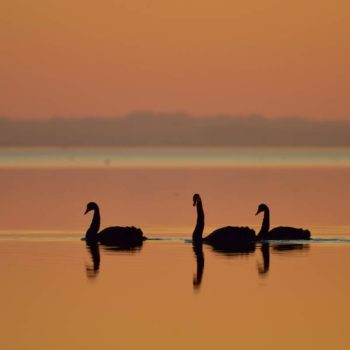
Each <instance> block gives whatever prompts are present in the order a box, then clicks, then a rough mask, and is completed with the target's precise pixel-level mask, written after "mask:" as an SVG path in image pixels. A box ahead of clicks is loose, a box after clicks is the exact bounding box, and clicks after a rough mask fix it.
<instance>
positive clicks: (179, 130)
mask: <svg viewBox="0 0 350 350" xmlns="http://www.w3.org/2000/svg"><path fill="white" fill-rule="evenodd" d="M348 146H350V121H344V120H343V121H342V120H337V121H330V120H327V121H311V120H309V119H303V118H297V117H295V118H292V117H290V118H281V119H268V118H264V117H262V116H255V115H251V116H213V117H206V118H198V117H193V116H190V115H186V114H181V113H157V114H156V113H147V112H145V113H134V114H129V115H126V116H124V117H118V118H103V117H101V118H97V117H94V118H79V119H77V118H71V119H69V118H63V117H62V118H52V119H46V120H37V119H33V120H25V119H22V120H11V119H7V118H0V147H117V148H124V147H127V148H133V147H155V148H157V147H272V148H274V147H292V148H293V147H315V148H320V147H348Z"/></svg>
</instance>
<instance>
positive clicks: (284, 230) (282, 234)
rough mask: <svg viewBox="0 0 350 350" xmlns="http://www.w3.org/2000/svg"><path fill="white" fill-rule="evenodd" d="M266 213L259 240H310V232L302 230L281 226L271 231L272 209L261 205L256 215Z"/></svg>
mask: <svg viewBox="0 0 350 350" xmlns="http://www.w3.org/2000/svg"><path fill="white" fill-rule="evenodd" d="M259 213H264V219H263V223H262V226H261V230H260V232H259V234H258V239H260V240H269V239H277V240H280V239H310V236H311V234H310V231H309V230H304V229H302V228H295V227H286V226H279V227H275V228H273V229H272V230H270V209H269V207H268V206H267V205H266V204H260V205H259V207H258V211H257V213H256V214H255V215H258V214H259Z"/></svg>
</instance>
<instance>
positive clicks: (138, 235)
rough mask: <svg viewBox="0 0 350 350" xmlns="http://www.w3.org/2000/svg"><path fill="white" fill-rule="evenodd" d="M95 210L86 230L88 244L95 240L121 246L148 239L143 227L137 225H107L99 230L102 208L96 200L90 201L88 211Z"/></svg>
mask: <svg viewBox="0 0 350 350" xmlns="http://www.w3.org/2000/svg"><path fill="white" fill-rule="evenodd" d="M91 210H92V211H93V212H94V216H93V218H92V222H91V225H90V227H89V229H88V230H87V231H86V235H85V239H86V241H87V243H88V244H91V243H93V242H100V243H101V244H104V245H114V246H120V247H126V248H128V247H132V246H139V245H142V242H143V240H145V239H147V238H146V237H144V236H143V233H142V231H141V229H139V228H136V227H133V226H132V227H121V226H113V227H107V228H105V229H103V230H102V231H100V232H98V231H99V229H100V220H101V219H100V209H99V207H98V205H97V204H96V203H94V202H90V203H88V205H87V207H86V211H85V213H84V214H87V213H88V212H89V211H91Z"/></svg>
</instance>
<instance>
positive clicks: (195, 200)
mask: <svg viewBox="0 0 350 350" xmlns="http://www.w3.org/2000/svg"><path fill="white" fill-rule="evenodd" d="M200 201H201V196H200V195H199V194H198V193H195V194H194V195H193V206H194V207H195V206H196V205H197V202H200Z"/></svg>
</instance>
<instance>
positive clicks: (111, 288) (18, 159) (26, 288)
mask: <svg viewBox="0 0 350 350" xmlns="http://www.w3.org/2000/svg"><path fill="white" fill-rule="evenodd" d="M349 178H350V152H349V150H348V149H321V150H320V149H318V150H312V149H299V150H291V149H284V150H266V149H265V150H254V149H243V150H242V149H241V150H240V149H212V150H193V149H187V150H186V149H180V150H179V149H176V150H161V151H156V150H86V149H84V150H38V149H36V150H33V149H31V150H23V149H21V150H18V149H12V150H9V149H5V150H4V149H3V150H0V192H1V197H0V213H1V214H0V215H1V216H0V218H1V220H0V262H1V263H0V272H1V276H2V283H1V288H0V310H1V312H0V327H1V330H2V332H1V333H2V334H1V337H0V348H1V349H35V350H37V349H96V348H105V349H110V348H111V349H115V348H119V349H191V348H192V349H203V350H204V349H213V348H217V349H232V348H237V349H349V348H350V332H349V319H350V316H349V315H350V282H349V278H348V269H349V266H350V219H349V217H350V216H349V203H350V186H349ZM194 192H199V193H201V195H202V198H203V204H204V210H205V213H206V225H207V226H206V229H205V232H210V230H212V229H214V228H216V227H220V226H225V225H249V226H252V227H254V228H255V229H257V230H258V229H259V226H260V225H261V217H256V216H255V215H254V214H255V212H256V209H257V206H258V204H259V203H261V202H266V203H268V204H269V205H270V208H271V224H272V226H275V225H280V224H284V225H292V226H303V227H305V228H309V229H311V231H312V233H313V237H314V240H312V241H310V242H307V243H305V242H304V243H303V242H289V243H288V244H286V243H283V242H272V243H270V244H269V245H266V244H258V245H256V246H253V247H251V248H250V249H249V250H247V251H245V252H232V251H231V252H218V251H214V250H213V249H211V247H209V246H203V247H202V249H201V248H195V249H194V248H193V247H192V245H191V243H189V242H188V238H190V236H191V233H192V230H193V226H194V224H195V219H196V217H195V214H196V213H195V209H194V208H193V206H192V195H193V193H194ZM91 200H94V201H96V202H98V203H99V204H100V207H101V214H102V227H105V226H110V225H135V226H140V227H142V228H143V230H144V232H145V234H146V235H147V236H148V237H150V238H152V239H151V240H149V241H146V242H145V243H144V244H143V246H142V247H141V249H138V250H135V251H118V250H111V249H105V248H103V247H94V248H88V247H86V245H85V244H84V242H82V241H80V240H79V238H80V237H81V236H83V235H84V233H85V231H86V229H87V227H88V225H89V223H90V220H91V216H88V215H87V216H84V215H83V212H84V210H85V206H86V203H87V202H88V201H91ZM155 238H162V239H158V240H155Z"/></svg>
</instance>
